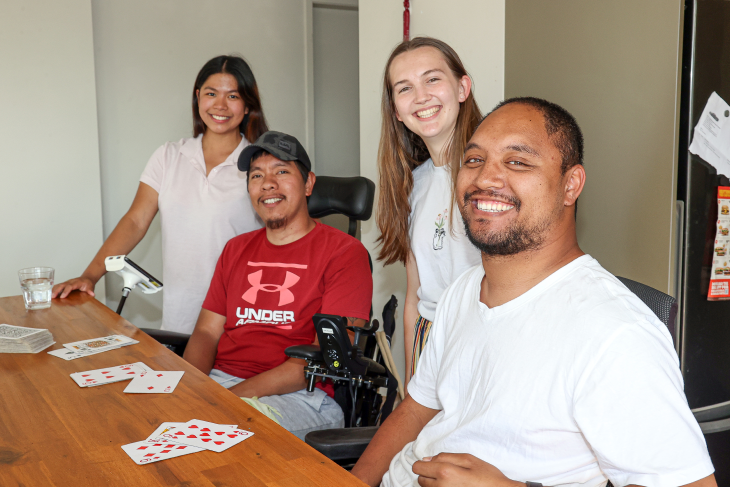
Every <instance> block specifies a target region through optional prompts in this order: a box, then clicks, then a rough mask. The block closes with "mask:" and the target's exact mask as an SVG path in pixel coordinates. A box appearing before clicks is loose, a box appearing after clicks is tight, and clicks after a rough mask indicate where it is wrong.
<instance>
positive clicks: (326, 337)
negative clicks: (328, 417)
mask: <svg viewBox="0 0 730 487" xmlns="http://www.w3.org/2000/svg"><path fill="white" fill-rule="evenodd" d="M374 196H375V184H373V182H372V181H370V180H369V179H367V178H364V177H352V178H338V177H329V176H320V177H318V178H317V181H316V183H315V185H314V189H313V191H312V195H311V196H310V197H309V198H308V202H307V207H308V210H309V214H310V216H311V217H313V218H322V217H325V216H328V215H332V214H342V215H345V216H346V217H348V219H349V228H348V234H349V235H351V236H353V237H354V236H355V233H356V231H357V222H358V221H365V220H368V219H369V218H370V216H371V214H372V208H373V200H374ZM368 258H369V259H370V256H369V255H368ZM370 269H371V271H372V260H370ZM397 306H398V301H397V300H396V298H395V296H391V298H390V300H389V301H388V303H386V305H385V307H384V308H383V314H382V320H383V321H382V328H381V325H380V323H379V322H378V320H372V321H371V322H370V323H368V324H366V325H365V326H363V327H355V326H347V320H346V318H343V317H341V316H333V315H324V314H316V315H314V317H313V321H314V325H315V329H316V332H317V337H318V340H319V343H320V347H317V346H316V345H299V346H294V347H289V348H287V349H286V354H287V355H288V356H289V357H292V358H299V359H303V360H305V361H306V362H307V365H306V366H305V368H304V375H305V378H306V380H307V390H309V391H310V392H311V391H313V390H314V387H315V384H316V382H317V381H324V380H329V381H332V382H333V383H334V385H335V401H336V402H337V403H338V404H339V405H340V407H341V408H342V410H343V412H344V413H345V428H340V429H332V430H321V431H314V432H311V433H309V434H308V435H307V436H306V438H305V441H306V442H307V443H308V444H309V445H311V446H312V447H313V448H315V449H317V450H318V451H320V452H321V453H323V454H324V455H325V456H327V457H328V458H330V459H331V460H333V461H335V462H337V463H338V464H340V465H342V466H343V467H345V468H351V467H352V465H354V463H355V462H356V461H357V459H358V458H359V457H360V455H361V454H362V452H363V451H364V450H365V448H366V447H367V445H368V443H369V442H370V440H371V439H372V437H373V435H374V434H375V431H376V430H377V428H378V425H379V424H381V423H382V422H383V421H385V418H387V416H388V415H389V414H390V412H391V411H392V409H393V404H394V401H395V397H396V394H397V380H396V379H395V377H394V376H393V374H392V373H391V372H390V370H389V369H388V368H387V366H386V361H385V359H384V357H383V352H382V350H381V347H380V346H379V345H378V340H377V339H376V335H375V334H376V333H377V332H378V331H382V332H383V333H384V337H382V336H381V337H382V338H381V341H380V345H382V346H387V347H389V346H390V342H391V338H392V336H393V331H394V329H395V310H396V308H397ZM371 315H372V310H371ZM348 330H349V331H351V332H353V333H354V336H355V338H354V340H353V342H351V341H350V337H349V334H348ZM142 331H144V332H145V333H147V334H148V335H150V336H151V337H152V338H154V339H156V340H157V341H158V342H160V343H161V344H163V345H165V346H166V347H167V348H169V349H170V350H172V351H173V352H175V353H176V354H177V355H180V356H182V354H183V352H184V351H185V347H186V346H187V343H188V340H189V339H190V335H185V334H182V333H176V332H170V331H164V330H156V329H143V330H142ZM353 343H354V345H353ZM381 388H384V389H385V390H386V391H387V392H386V394H385V396H382V395H381V394H380V390H381Z"/></svg>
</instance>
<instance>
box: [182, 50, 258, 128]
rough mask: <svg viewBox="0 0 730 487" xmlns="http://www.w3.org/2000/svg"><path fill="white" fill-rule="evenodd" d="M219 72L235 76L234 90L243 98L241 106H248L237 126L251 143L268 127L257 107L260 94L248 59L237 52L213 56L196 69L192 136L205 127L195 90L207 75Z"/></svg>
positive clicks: (195, 90)
mask: <svg viewBox="0 0 730 487" xmlns="http://www.w3.org/2000/svg"><path fill="white" fill-rule="evenodd" d="M220 73H225V74H230V75H231V76H233V77H234V78H236V82H237V83H238V93H239V94H240V95H241V98H242V99H243V103H244V106H245V107H246V108H248V113H247V114H246V115H245V116H244V117H243V120H242V121H241V125H240V126H239V130H240V132H241V133H242V134H243V135H244V137H246V140H248V141H249V142H252V143H253V142H255V141H256V139H258V138H259V137H260V136H261V135H262V134H263V133H264V132H267V131H268V130H269V127H268V126H267V125H266V118H264V110H263V108H261V98H260V97H259V87H258V85H257V84H256V78H254V76H253V72H252V71H251V68H250V67H249V66H248V63H246V61H244V60H243V59H242V58H240V57H238V56H218V57H214V58H213V59H211V60H210V61H208V62H207V63H205V66H203V67H202V69H201V70H200V72H199V73H198V77H197V78H195V86H193V137H197V136H198V135H200V134H203V133H205V129H206V128H207V127H206V125H205V123H204V122H203V120H202V119H201V118H200V111H199V108H198V95H197V92H198V90H200V88H202V86H203V83H205V81H206V80H207V79H208V78H210V77H211V76H213V75H214V74H220Z"/></svg>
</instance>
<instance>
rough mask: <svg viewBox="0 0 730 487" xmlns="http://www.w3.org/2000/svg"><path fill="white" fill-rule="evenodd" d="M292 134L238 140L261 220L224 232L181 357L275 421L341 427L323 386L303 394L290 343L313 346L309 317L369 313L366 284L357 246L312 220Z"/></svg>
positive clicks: (310, 179) (296, 429)
mask: <svg viewBox="0 0 730 487" xmlns="http://www.w3.org/2000/svg"><path fill="white" fill-rule="evenodd" d="M311 167H312V165H311V163H310V162H309V158H308V156H307V153H306V152H305V151H304V148H303V147H302V146H301V144H300V143H299V141H297V139H295V138H294V137H292V136H289V135H285V134H282V133H279V132H266V133H265V134H264V135H262V136H261V137H259V139H258V140H257V141H256V142H255V143H254V144H251V145H249V146H248V147H246V148H245V149H244V150H243V151H242V152H241V155H240V157H239V159H238V168H239V170H241V171H247V172H248V175H247V177H248V191H249V194H250V196H251V203H252V204H253V207H254V209H255V210H256V212H257V213H258V215H259V216H260V217H261V219H262V220H263V221H264V222H265V224H266V227H265V228H262V229H261V230H256V231H253V232H249V233H246V234H243V235H239V236H238V237H235V238H232V239H231V240H230V241H229V242H228V243H227V244H226V247H225V248H224V249H223V253H222V254H221V256H220V259H218V264H217V265H216V268H215V273H214V275H213V280H212V281H211V283H210V289H209V290H208V295H207V297H206V299H205V301H204V302H203V309H202V310H201V312H200V316H199V318H198V322H197V324H196V325H195V330H194V331H193V334H192V336H191V337H190V341H189V343H188V346H187V348H186V350H185V355H184V357H185V359H186V360H187V361H188V362H190V363H191V364H193V365H194V366H195V367H197V368H198V369H200V370H201V371H203V372H204V373H206V374H209V375H210V377H211V378H213V379H215V380H216V381H217V382H219V383H220V384H222V385H223V386H224V387H227V388H228V389H230V390H231V392H233V393H235V394H237V395H238V396H240V397H246V398H252V397H258V398H259V400H260V401H261V402H262V403H264V404H267V405H268V406H270V407H273V408H274V409H276V410H277V411H278V412H279V413H280V414H281V417H280V418H277V419H278V420H279V422H280V423H281V425H282V426H284V427H285V428H287V429H288V430H289V431H291V432H292V433H294V434H295V435H297V436H299V437H300V438H302V439H303V438H304V435H305V434H306V433H308V432H309V431H313V430H316V429H325V428H337V427H342V426H343V425H344V416H343V413H342V410H341V409H340V407H339V406H338V405H337V403H335V402H334V400H333V398H332V395H333V392H332V388H331V386H324V387H323V386H321V385H320V386H319V387H318V389H316V390H315V391H314V393H307V391H306V381H305V380H304V371H303V367H304V365H305V362H304V361H303V360H299V359H292V358H288V357H287V356H286V355H285V353H284V350H285V349H286V348H287V347H289V346H292V345H303V344H311V343H316V333H315V330H314V324H313V323H312V316H313V315H314V314H315V313H326V314H333V315H340V316H346V317H347V319H348V321H349V322H350V324H354V325H359V326H362V325H363V324H364V323H365V322H366V320H367V319H368V318H369V312H370V302H371V299H372V293H373V281H372V276H371V273H370V266H369V264H368V255H367V251H366V250H365V247H363V245H362V244H361V243H360V242H359V241H358V240H356V239H354V238H352V237H350V236H349V235H347V234H345V233H343V232H340V231H339V230H335V229H334V228H332V227H329V226H327V225H323V224H321V223H318V222H316V221H315V220H313V219H312V218H311V217H310V216H309V213H308V211H307V196H309V195H311V194H312V188H313V187H314V182H315V176H314V173H313V172H311Z"/></svg>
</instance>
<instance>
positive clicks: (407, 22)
mask: <svg viewBox="0 0 730 487" xmlns="http://www.w3.org/2000/svg"><path fill="white" fill-rule="evenodd" d="M409 40H411V2H409V1H408V0H403V42H405V41H409Z"/></svg>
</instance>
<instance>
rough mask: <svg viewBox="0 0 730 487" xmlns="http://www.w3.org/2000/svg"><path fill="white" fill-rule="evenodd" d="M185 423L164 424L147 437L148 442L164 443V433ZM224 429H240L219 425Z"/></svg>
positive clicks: (236, 426) (233, 426)
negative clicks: (159, 441)
mask: <svg viewBox="0 0 730 487" xmlns="http://www.w3.org/2000/svg"><path fill="white" fill-rule="evenodd" d="M184 424H185V423H169V422H167V423H162V424H161V425H160V426H158V427H157V429H156V430H155V431H153V432H152V434H151V435H149V436H148V437H147V439H148V440H161V441H164V440H165V438H160V437H161V436H162V434H163V433H166V432H168V431H169V430H170V429H171V428H176V427H179V426H183V425H184ZM218 426H220V427H222V428H238V425H237V424H221V425H218Z"/></svg>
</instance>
